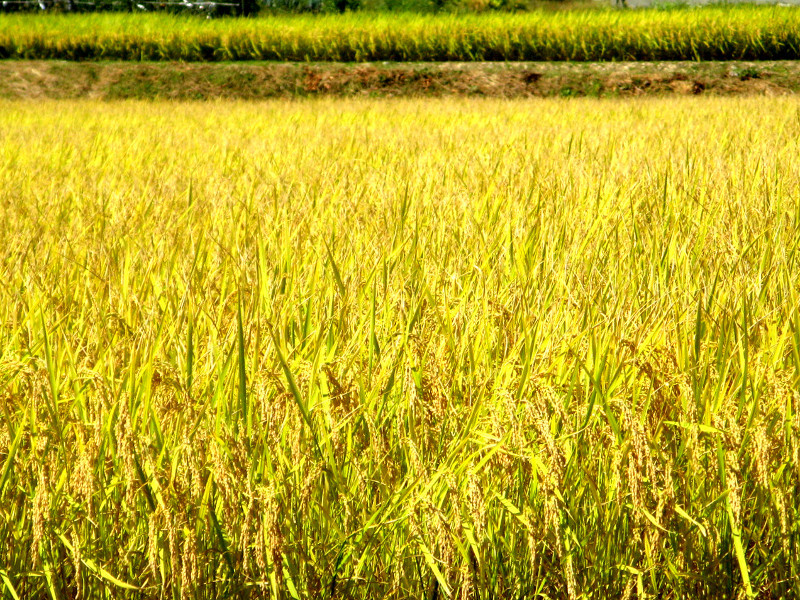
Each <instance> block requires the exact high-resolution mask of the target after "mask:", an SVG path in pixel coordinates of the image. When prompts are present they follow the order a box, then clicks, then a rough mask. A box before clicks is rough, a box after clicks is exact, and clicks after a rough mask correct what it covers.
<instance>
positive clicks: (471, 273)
mask: <svg viewBox="0 0 800 600" xmlns="http://www.w3.org/2000/svg"><path fill="white" fill-rule="evenodd" d="M798 139H800V104H799V103H798V102H797V100H794V99H769V100H765V99H763V98H760V99H694V100H685V99H680V100H657V101H643V102H637V103H633V102H630V101H589V100H587V101H569V102H567V101H552V100H551V101H525V102H522V101H514V102H499V101H465V100H459V101H452V100H447V101H445V100H443V101H426V102H419V101H417V102H406V101H397V102H390V101H366V100H365V101H341V100H340V101H319V102H296V103H281V102H274V103H265V104H247V103H216V104H168V103H119V104H109V103H95V102H91V101H86V102H75V103H47V102H45V103H40V104H37V105H33V104H25V103H9V102H5V103H2V104H0V180H2V182H3V185H2V187H0V224H2V225H0V280H2V282H3V284H2V286H0V405H2V411H0V533H1V534H2V535H0V539H2V540H4V543H3V544H2V546H1V547H0V584H1V585H2V586H3V588H4V594H5V595H6V596H9V597H19V598H34V597H45V596H50V597H52V598H73V597H76V596H78V595H80V597H83V598H125V597H128V598H141V597H173V598H198V599H200V598H220V597H232V596H234V597H265V598H267V597H270V598H318V597H320V598H333V597H343V598H381V597H388V598H420V597H423V596H425V597H429V598H448V597H452V598H489V597H496V598H512V597H524V598H530V597H534V596H535V595H536V594H539V595H540V597H549V598H569V599H573V598H612V597H625V598H632V597H634V594H636V597H637V598H644V597H647V596H655V595H658V596H659V597H661V598H687V597H692V598H733V597H746V596H756V595H757V596H758V597H761V598H788V597H793V596H797V595H798V594H800V587H798V581H800V577H798V576H799V575H800V572H799V571H800V557H799V556H798V553H799V552H800V539H798V533H799V532H798V522H800V520H799V519H798V516H799V515H798V511H799V510H800V497H799V496H798V494H799V492H800V488H799V487H798V485H797V481H798V477H800V459H799V457H798V452H800V417H799V416H798V411H800V396H799V395H798V372H799V370H800V327H799V325H800V321H799V320H798V319H799V318H800V314H798V302H799V301H800V293H799V292H798V285H797V282H798V281H800V254H799V253H798V249H799V248H798V246H799V242H798V239H800V237H799V236H798V227H800V203H799V202H798V198H800V158H799V157H800V154H799V153H798Z"/></svg>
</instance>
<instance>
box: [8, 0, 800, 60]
mask: <svg viewBox="0 0 800 600" xmlns="http://www.w3.org/2000/svg"><path fill="white" fill-rule="evenodd" d="M798 32H800V9H798V8H796V7H770V6H738V7H716V8H712V7H708V8H703V9H689V8H686V9H673V10H637V11H613V10H608V11H601V10H582V11H563V12H541V11H540V12H532V13H523V14H508V13H504V14H486V15H453V14H449V15H438V16H437V15H413V14H397V15H386V14H365V13H354V14H346V15H336V16H332V15H326V16H296V15H295V16H280V17H263V18H257V19H243V20H234V19H228V20H225V19H221V20H212V21H208V20H202V19H193V18H188V17H183V18H180V17H175V16H170V15H125V14H102V15H49V16H40V15H23V16H19V15H8V16H0V58H30V59H34V58H35V59H50V58H53V59H65V60H184V61H238V60H289V61H380V60H396V61H409V60H410V61H473V60H490V61H493V60H573V61H585V60H592V61H596V60H727V59H746V60H762V59H763V60H766V59H769V60H776V59H797V58H798V57H800V33H798Z"/></svg>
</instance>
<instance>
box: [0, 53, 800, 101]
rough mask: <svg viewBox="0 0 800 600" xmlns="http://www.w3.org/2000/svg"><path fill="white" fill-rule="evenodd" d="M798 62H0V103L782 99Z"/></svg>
mask: <svg viewBox="0 0 800 600" xmlns="http://www.w3.org/2000/svg"><path fill="white" fill-rule="evenodd" d="M798 91H800V62H795V61H779V62H774V61H765V62H742V61H729V62H662V63H644V62H634V63H617V62H608V63H563V62H547V63H529V62H516V63H478V62H471V63H435V64H432V63H359V64H342V63H246V64H242V63H213V64H197V63H130V62H117V63H95V62H66V61H4V62H0V98H6V99H26V98H27V99H41V98H50V99H78V98H92V99H102V100H117V99H148V98H150V99H158V98H160V99H172V100H211V99H243V100H260V99H268V98H295V97H316V96H345V97H347V96H371V97H372V96H379V97H398V96H409V97H437V96H480V97H496V98H526V97H575V96H593V97H624V96H644V95H656V96H663V95H676V94H677V95H700V94H711V95H782V94H790V93H797V92H798Z"/></svg>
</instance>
